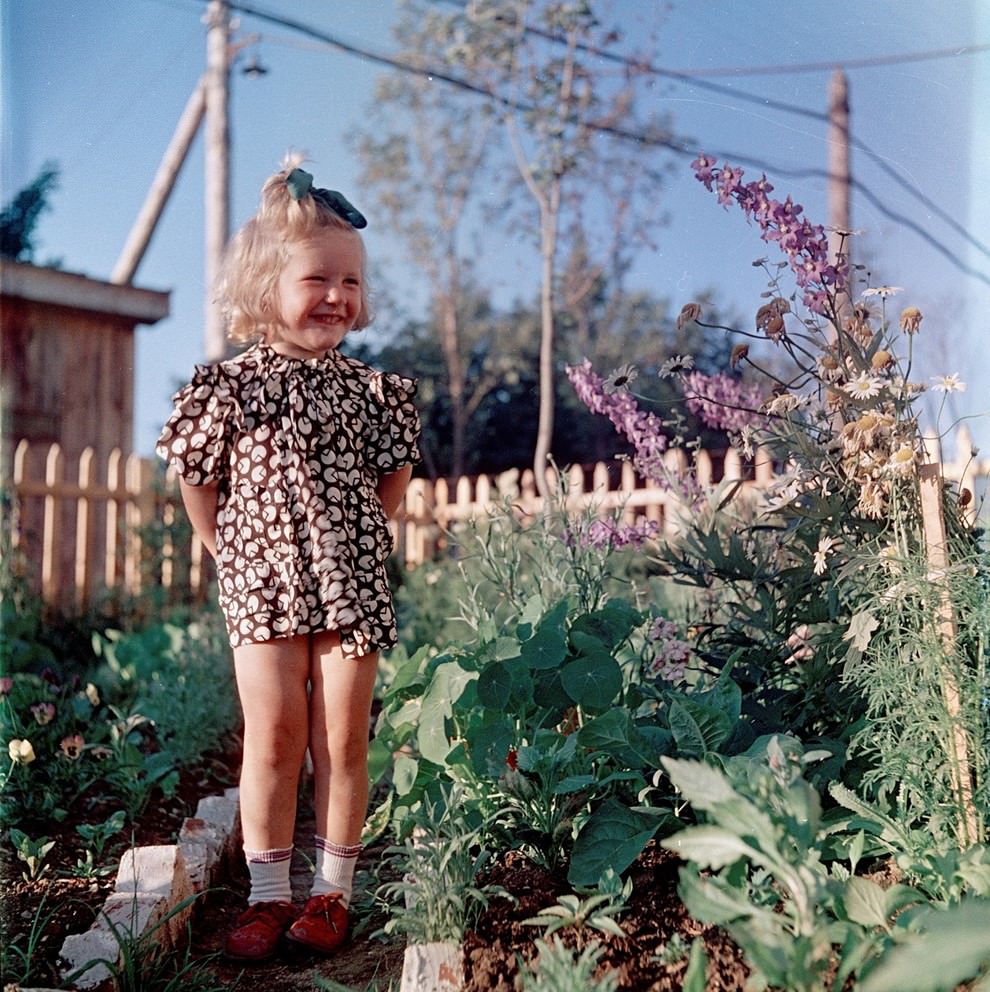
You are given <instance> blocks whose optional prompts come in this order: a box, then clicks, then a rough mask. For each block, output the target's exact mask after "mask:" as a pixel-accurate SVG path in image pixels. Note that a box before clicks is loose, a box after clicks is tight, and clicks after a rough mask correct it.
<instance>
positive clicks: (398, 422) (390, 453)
mask: <svg viewBox="0 0 990 992" xmlns="http://www.w3.org/2000/svg"><path fill="white" fill-rule="evenodd" d="M372 392H373V394H374V396H375V399H376V400H377V401H378V403H377V404H376V405H377V406H378V407H379V409H380V411H381V414H382V415H381V417H380V422H379V423H376V424H373V425H372V429H371V431H370V434H369V437H368V448H367V450H368V454H369V461H370V462H371V466H372V467H373V468H374V469H375V471H376V472H377V473H378V474H379V475H386V474H387V473H389V472H395V471H398V470H399V469H400V468H402V467H403V466H405V465H415V464H416V463H417V462H419V460H420V453H419V435H420V433H421V432H422V427H421V426H420V421H419V411H418V410H417V409H416V406H415V404H414V403H413V397H414V396H415V395H416V380H415V379H407V378H406V377H405V376H401V375H395V374H394V373H378V374H376V375H375V377H374V380H373V383H372Z"/></svg>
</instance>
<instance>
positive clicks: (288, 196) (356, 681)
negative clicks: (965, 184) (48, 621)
mask: <svg viewBox="0 0 990 992" xmlns="http://www.w3.org/2000/svg"><path fill="white" fill-rule="evenodd" d="M297 165H298V161H297V160H290V161H289V162H288V163H287V165H286V168H285V169H284V170H283V171H281V172H279V173H276V174H275V175H274V176H272V177H271V178H269V179H268V181H267V182H266V183H265V185H264V187H263V189H262V194H261V205H260V208H259V210H258V213H257V214H256V215H255V217H253V218H252V219H251V220H250V221H248V223H247V224H246V225H245V226H244V227H243V228H242V229H241V230H240V231H239V232H238V233H237V234H236V235H235V237H234V238H233V240H232V242H231V245H230V247H229V249H228V253H227V258H226V261H225V270H224V274H223V277H222V280H221V286H220V295H221V300H222V303H223V306H224V309H225V313H226V315H227V319H228V333H229V337H230V339H231V340H232V341H237V342H247V341H255V342H256V343H255V344H254V345H253V347H250V348H248V349H247V350H246V351H244V352H243V353H242V354H240V355H238V356H237V357H235V358H231V359H229V360H227V361H224V362H221V363H219V364H217V365H213V366H199V367H197V369H196V372H195V375H194V376H193V379H192V382H191V383H190V384H189V385H188V386H185V387H183V388H182V389H181V390H179V392H178V393H177V394H176V396H175V398H174V402H175V410H174V412H173V414H172V416H171V418H170V419H169V421H168V423H167V424H166V426H165V428H164V430H163V432H162V435H161V437H160V439H159V442H158V449H157V450H158V453H159V454H160V455H161V456H162V457H164V458H165V459H167V460H168V461H170V462H172V463H173V464H174V465H175V466H176V469H177V471H178V474H179V479H180V489H181V493H182V498H183V502H184V503H185V506H186V510H187V512H188V515H189V519H190V521H191V522H192V525H193V527H194V528H195V530H196V533H197V534H198V535H199V536H200V538H201V539H202V541H203V543H204V545H205V546H206V547H207V549H208V550H209V551H210V553H211V554H212V555H213V556H214V558H215V560H216V566H217V580H218V586H219V599H220V606H221V608H222V609H223V612H224V616H225V618H226V622H227V630H228V633H229V635H230V643H231V647H232V648H233V652H234V671H235V675H236V679H237V690H238V695H239V697H240V701H241V707H242V710H243V713H244V758H243V766H242V769H241V779H240V807H241V824H242V827H243V833H244V852H245V857H246V859H247V866H248V871H249V874H250V879H251V891H250V895H249V896H248V908H247V910H246V912H244V913H243V914H242V915H241V917H240V918H239V920H238V922H237V926H236V928H235V929H234V931H233V932H232V933H231V934H230V935H229V936H228V938H227V940H226V945H225V950H226V953H227V955H228V956H230V957H232V958H236V959H239V960H245V961H247V960H263V959H265V958H267V957H270V956H271V955H272V954H273V953H274V951H275V949H276V946H277V944H278V941H279V939H280V937H282V935H283V934H284V935H285V936H286V938H287V939H288V940H289V941H292V942H294V943H295V944H297V945H302V946H304V947H307V948H310V949H313V950H316V951H319V952H323V953H329V952H330V951H332V950H333V949H334V948H335V947H337V945H338V944H340V943H341V942H342V941H343V939H344V936H345V932H346V929H347V905H348V902H349V900H350V897H351V886H352V879H353V875H354V866H355V863H356V861H357V857H358V854H359V852H360V850H361V847H360V838H361V830H362V827H363V825H364V819H365V815H366V812H367V802H368V771H367V758H368V725H369V719H370V711H371V702H372V692H373V689H374V685H375V675H376V664H377V657H378V652H379V651H380V650H382V649H385V648H389V647H392V646H393V645H394V644H395V642H396V632H395V614H394V611H393V607H392V598H391V593H390V591H389V587H388V583H387V580H386V574H385V561H386V559H387V557H388V555H389V554H390V552H391V550H392V537H391V533H390V530H389V526H388V518H389V517H390V516H391V515H392V514H394V512H395V511H396V509H397V508H398V506H399V503H400V501H401V500H402V496H403V494H404V492H405V489H406V485H407V483H408V481H409V476H410V474H411V471H412V465H413V464H414V463H415V462H416V461H417V460H418V458H419V452H418V448H417V439H418V437H419V431H420V425H419V418H418V416H417V413H416V410H415V408H414V406H413V404H412V396H413V395H414V393H415V388H416V386H415V382H414V381H413V380H411V379H406V378H403V377H401V376H398V375H386V374H382V373H380V372H376V371H374V370H373V369H371V368H369V367H368V366H367V365H365V364H363V363H362V362H359V361H356V360H355V359H353V358H347V357H345V356H344V355H342V354H341V353H340V352H339V351H338V350H337V346H338V345H339V344H340V343H341V341H342V340H343V339H344V336H345V335H346V334H347V332H348V331H350V330H352V329H356V328H362V327H366V326H367V325H368V324H369V323H370V321H371V313H370V311H369V306H368V283H367V277H366V274H365V268H366V260H365V251H364V243H363V241H362V239H361V236H360V235H359V234H358V232H357V229H358V228H363V227H365V226H366V221H365V219H364V217H362V216H361V214H360V213H358V212H357V211H356V210H355V209H354V208H353V207H352V206H351V205H350V204H349V203H348V202H347V200H345V199H344V198H343V197H342V196H341V195H340V194H339V193H336V192H333V191H331V190H324V189H319V188H316V187H314V186H313V185H312V176H310V175H309V173H307V172H304V171H303V170H301V169H299V168H298V167H297ZM307 748H308V749H309V752H310V755H311V758H312V765H313V777H314V783H315V793H316V794H315V808H316V876H315V880H314V882H313V890H312V894H311V896H310V898H309V900H308V901H307V902H306V904H305V906H303V907H302V909H301V911H300V910H299V909H297V908H295V907H293V905H292V895H291V890H290V887H289V862H290V858H291V855H292V842H293V832H294V827H295V814H296V794H297V787H298V783H299V776H300V770H301V767H302V763H303V758H304V756H305V752H306V749H307Z"/></svg>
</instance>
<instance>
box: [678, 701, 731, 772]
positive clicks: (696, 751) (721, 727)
mask: <svg viewBox="0 0 990 992" xmlns="http://www.w3.org/2000/svg"><path fill="white" fill-rule="evenodd" d="M667 719H668V722H669V723H670V730H671V732H672V733H673V735H674V740H676V741H677V750H678V751H680V752H681V754H686V755H694V756H697V757H701V756H702V755H704V754H707V753H708V752H709V751H718V750H719V748H720V747H721V746H722V745H723V744H724V743H725V742H726V741H727V740H728V739H729V737H731V736H732V729H733V727H734V726H735V721H734V720H733V719H732V718H731V717H730V716H729V714H728V713H726V712H725V711H724V710H722V709H720V708H719V707H718V706H713V705H711V704H709V703H704V702H701V701H699V700H697V699H694V698H692V697H691V696H687V695H684V694H679V695H677V696H675V697H674V698H673V699H672V700H671V703H670V706H669V707H668V713H667Z"/></svg>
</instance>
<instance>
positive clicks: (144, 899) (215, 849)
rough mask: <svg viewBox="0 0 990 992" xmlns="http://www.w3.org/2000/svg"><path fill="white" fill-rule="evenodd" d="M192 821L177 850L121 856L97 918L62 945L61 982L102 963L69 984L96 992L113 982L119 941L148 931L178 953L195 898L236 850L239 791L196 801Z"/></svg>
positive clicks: (153, 849) (162, 848)
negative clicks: (226, 857) (112, 883)
mask: <svg viewBox="0 0 990 992" xmlns="http://www.w3.org/2000/svg"><path fill="white" fill-rule="evenodd" d="M197 814H199V815H198V816H197V817H192V818H190V819H189V820H187V821H186V823H185V824H183V828H182V833H181V834H180V843H179V844H169V845H161V846H157V847H138V848H132V849H131V850H129V851H127V852H126V853H125V854H124V856H123V858H122V859H121V862H120V869H119V870H118V872H117V881H116V886H115V889H114V892H113V893H112V894H111V895H110V897H109V898H108V899H107V901H106V902H105V903H104V906H103V911H102V913H101V915H100V917H99V919H98V920H97V921H96V923H94V924H93V926H92V927H90V929H89V930H87V931H86V932H85V933H78V934H70V935H69V936H68V937H66V939H65V942H64V943H63V945H62V952H61V955H62V960H63V962H64V965H65V967H64V969H63V974H64V975H65V976H66V978H68V977H69V976H71V975H72V974H73V973H74V972H75V971H77V970H78V969H80V968H82V967H84V966H86V965H88V964H90V963H91V962H96V961H101V962H104V963H101V964H94V965H93V967H92V968H89V969H88V970H87V971H86V973H85V974H84V975H82V976H81V978H79V979H75V987H77V988H79V989H90V988H94V987H95V986H97V985H99V984H100V983H102V982H104V981H106V980H107V978H109V977H110V976H111V974H112V968H113V967H114V966H116V965H117V964H119V962H120V942H121V940H124V939H136V938H139V937H142V936H144V935H145V934H149V933H152V932H153V933H152V935H151V937H150V939H153V940H154V941H155V942H156V943H158V944H160V945H161V946H162V947H164V948H165V949H166V950H173V949H180V948H181V947H183V946H184V944H185V942H186V937H187V931H188V923H189V919H190V917H191V915H192V912H193V907H194V897H195V895H196V894H198V893H199V892H200V891H202V887H203V885H204V884H208V883H207V881H206V880H207V879H212V873H214V872H216V871H217V870H218V869H219V866H220V865H221V864H222V861H223V859H224V857H225V856H226V854H227V853H228V852H229V851H232V850H234V849H235V848H236V847H238V846H239V838H240V832H239V818H238V790H237V789H228V790H227V791H226V792H225V794H224V795H223V796H211V797H207V798H206V799H203V800H201V801H200V803H199V807H197ZM187 857H188V858H189V861H190V865H191V866H192V872H193V873H194V874H195V877H196V883H195V884H194V880H193V877H191V872H190V868H189V867H187V863H186V859H187ZM183 903H185V905H183ZM180 906H181V907H182V908H181V909H178V907H180ZM163 921H164V922H163Z"/></svg>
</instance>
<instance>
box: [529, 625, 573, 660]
mask: <svg viewBox="0 0 990 992" xmlns="http://www.w3.org/2000/svg"><path fill="white" fill-rule="evenodd" d="M521 653H522V659H523V661H524V662H525V663H526V664H527V665H528V666H529V667H530V668H533V669H547V668H557V667H558V666H559V665H560V663H561V662H562V661H563V660H564V658H566V657H567V638H566V637H565V636H564V634H563V632H562V631H561V630H559V629H557V628H556V627H554V626H552V625H541V626H540V629H539V630H537V632H536V633H535V634H534V635H533V636H532V637H531V638H530V639H529V640H528V641H526V642H525V643H524V644H523V645H522V651H521Z"/></svg>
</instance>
